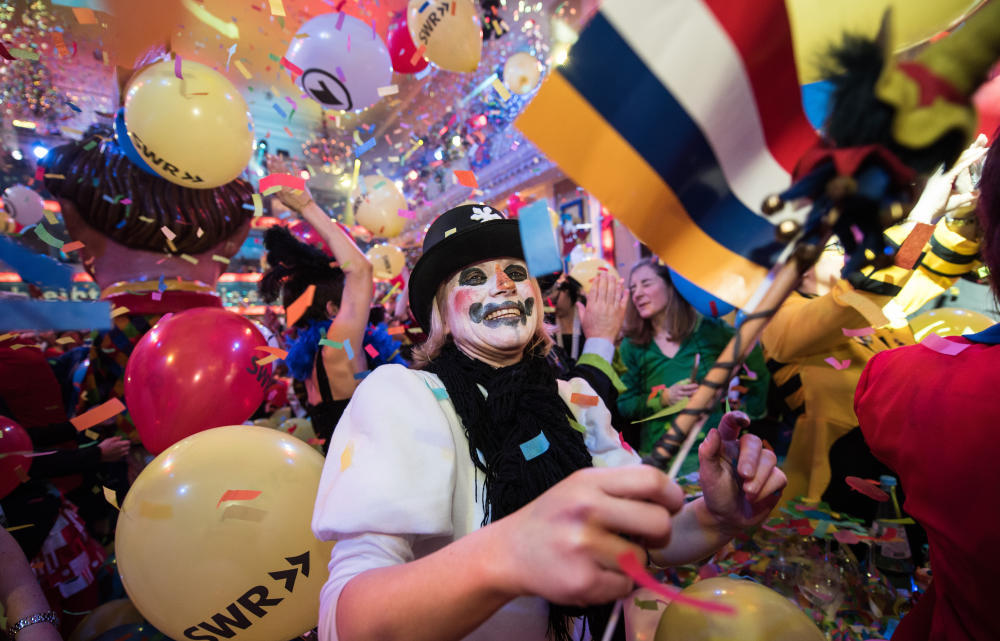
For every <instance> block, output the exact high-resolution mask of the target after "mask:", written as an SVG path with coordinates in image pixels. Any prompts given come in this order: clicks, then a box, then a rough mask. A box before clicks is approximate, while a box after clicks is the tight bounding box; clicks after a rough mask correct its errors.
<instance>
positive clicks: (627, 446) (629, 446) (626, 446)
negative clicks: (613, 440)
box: [618, 432, 635, 453]
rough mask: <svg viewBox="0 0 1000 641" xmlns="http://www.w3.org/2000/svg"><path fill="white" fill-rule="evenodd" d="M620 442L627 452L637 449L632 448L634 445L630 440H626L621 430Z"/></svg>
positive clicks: (619, 433)
mask: <svg viewBox="0 0 1000 641" xmlns="http://www.w3.org/2000/svg"><path fill="white" fill-rule="evenodd" d="M618 442H619V443H621V444H622V448H623V449H624V450H625V451H626V452H629V453H632V452H634V451H635V450H633V449H632V446H631V445H629V444H628V441H626V440H625V435H624V434H623V433H621V432H618Z"/></svg>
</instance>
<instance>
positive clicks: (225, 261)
mask: <svg viewBox="0 0 1000 641" xmlns="http://www.w3.org/2000/svg"><path fill="white" fill-rule="evenodd" d="M212 260H214V261H216V262H219V263H222V264H223V265H228V264H229V259H228V258H226V257H225V256H219V255H218V254H212Z"/></svg>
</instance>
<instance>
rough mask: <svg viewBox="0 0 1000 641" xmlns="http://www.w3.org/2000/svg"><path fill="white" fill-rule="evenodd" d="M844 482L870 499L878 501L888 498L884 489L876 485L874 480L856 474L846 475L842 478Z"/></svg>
mask: <svg viewBox="0 0 1000 641" xmlns="http://www.w3.org/2000/svg"><path fill="white" fill-rule="evenodd" d="M844 482H845V483H847V485H848V487H850V488H851V489H852V490H854V491H855V492H860V493H861V494H864V495H865V496H867V497H868V498H870V499H873V500H875V501H879V502H880V503H882V502H885V501H888V500H889V495H888V494H887V493H886V492H885V491H884V490H882V489H880V488H878V487H876V485H877V484H876V483H875V482H874V481H869V480H867V479H863V478H859V477H857V476H848V477H846V478H845V479H844Z"/></svg>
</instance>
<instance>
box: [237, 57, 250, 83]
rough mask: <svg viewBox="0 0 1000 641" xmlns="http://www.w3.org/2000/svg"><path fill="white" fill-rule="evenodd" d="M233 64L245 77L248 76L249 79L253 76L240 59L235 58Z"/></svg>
mask: <svg viewBox="0 0 1000 641" xmlns="http://www.w3.org/2000/svg"><path fill="white" fill-rule="evenodd" d="M233 65H234V66H235V67H236V70H237V71H239V72H240V73H241V74H242V75H243V77H244V78H246V79H247V80H250V79H252V78H253V75H251V74H250V72H249V71H247V68H246V67H244V66H243V63H242V62H240V61H239V60H234V61H233Z"/></svg>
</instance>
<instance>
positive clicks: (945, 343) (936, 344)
mask: <svg viewBox="0 0 1000 641" xmlns="http://www.w3.org/2000/svg"><path fill="white" fill-rule="evenodd" d="M920 344H921V345H923V346H924V347H926V348H927V349H932V350H934V351H935V352H937V353H938V354H944V355H945V356H958V355H959V354H961V353H962V352H964V351H965V350H966V349H968V348H969V347H971V344H970V343H957V342H955V341H950V340H948V339H947V338H942V337H940V336H938V335H937V334H928V335H927V337H926V338H924V340H922V341H920Z"/></svg>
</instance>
